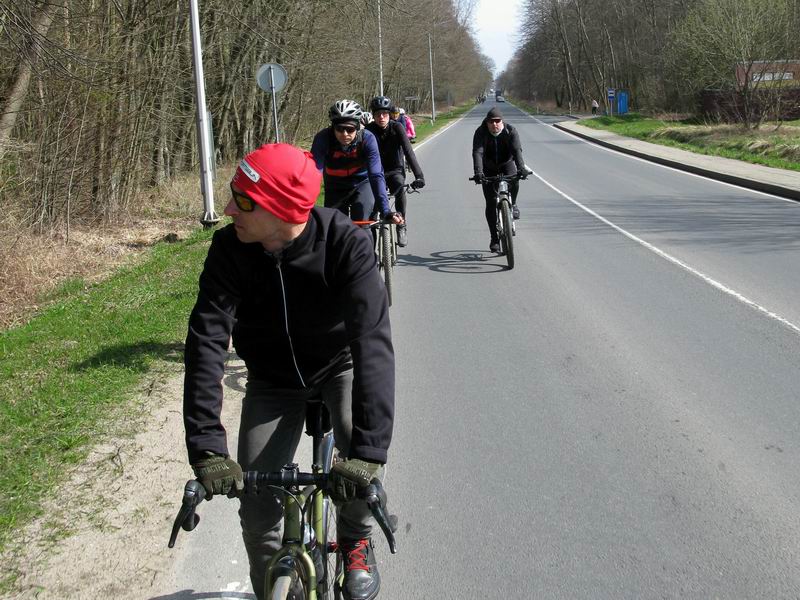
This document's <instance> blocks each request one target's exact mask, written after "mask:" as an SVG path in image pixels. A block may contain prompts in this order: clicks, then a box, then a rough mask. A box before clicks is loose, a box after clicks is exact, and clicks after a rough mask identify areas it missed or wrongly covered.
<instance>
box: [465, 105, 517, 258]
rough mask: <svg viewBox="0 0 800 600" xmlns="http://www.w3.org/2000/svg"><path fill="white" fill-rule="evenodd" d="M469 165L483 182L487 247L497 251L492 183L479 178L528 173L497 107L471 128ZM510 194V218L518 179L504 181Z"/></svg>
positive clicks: (513, 133)
mask: <svg viewBox="0 0 800 600" xmlns="http://www.w3.org/2000/svg"><path fill="white" fill-rule="evenodd" d="M472 166H473V168H474V170H475V179H476V182H477V183H482V184H483V197H484V199H485V200H486V224H487V225H488V226H489V234H490V236H491V241H490V242H489V249H490V250H491V251H492V252H497V251H499V249H500V241H499V240H498V239H497V229H496V225H497V212H496V210H495V187H494V184H492V183H486V182H484V181H483V178H484V176H487V177H491V176H493V175H501V174H502V175H514V174H515V173H517V171H519V172H520V174H521V178H522V179H525V177H527V176H528V168H527V167H526V166H525V160H524V159H523V158H522V145H521V144H520V141H519V134H518V133H517V130H516V129H515V128H514V127H512V126H511V125H509V124H508V123H504V122H503V113H502V112H500V109H499V108H493V109H491V110H490V111H489V112H488V113H487V115H486V118H485V119H484V120H483V122H482V123H481V125H480V127H478V128H477V129H476V130H475V135H474V136H473V137H472ZM508 191H509V192H510V194H511V204H512V211H513V213H514V218H515V219H519V209H518V208H517V192H518V191H519V182H517V181H511V182H509V184H508Z"/></svg>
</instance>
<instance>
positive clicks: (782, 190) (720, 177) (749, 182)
mask: <svg viewBox="0 0 800 600" xmlns="http://www.w3.org/2000/svg"><path fill="white" fill-rule="evenodd" d="M552 126H553V127H555V128H556V129H559V130H560V131H563V132H564V133H568V134H570V135H574V136H575V137H579V138H581V139H584V140H586V141H589V142H592V143H593V144H597V145H599V146H603V147H605V148H610V149H611V150H616V151H617V152H622V153H623V154H629V155H631V156H635V157H637V158H641V159H644V160H648V161H650V162H654V163H657V164H660V165H664V166H667V167H672V168H673V169H678V170H680V171H686V172H688V173H694V174H695V175H702V176H703V177H708V178H709V179H715V180H717V181H723V182H725V183H731V184H733V185H738V186H739V187H743V188H747V189H751V190H756V191H758V192H765V193H767V194H772V195H774V196H780V197H782V198H789V199H790V200H794V201H796V202H800V190H796V189H793V188H787V187H784V186H781V185H775V184H773V183H767V182H766V181H758V180H754V179H747V178H744V177H737V176H736V175H730V174H728V173H720V172H718V171H712V170H710V169H705V168H703V167H698V166H695V165H690V164H686V163H682V162H679V161H676V160H670V159H668V158H663V157H661V156H653V155H652V154H647V153H645V152H639V151H638V150H633V149H631V148H626V147H625V146H620V145H618V144H614V143H612V142H608V141H606V140H601V139H598V138H596V137H592V136H591V135H587V134H585V133H582V132H580V131H575V130H573V129H568V128H567V127H563V126H561V125H560V124H559V123H552Z"/></svg>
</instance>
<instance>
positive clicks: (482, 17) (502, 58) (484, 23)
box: [472, 0, 522, 75]
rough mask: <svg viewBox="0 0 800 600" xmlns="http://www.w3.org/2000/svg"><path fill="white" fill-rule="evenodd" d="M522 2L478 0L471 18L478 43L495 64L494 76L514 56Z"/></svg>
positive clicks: (514, 0) (518, 0)
mask: <svg viewBox="0 0 800 600" xmlns="http://www.w3.org/2000/svg"><path fill="white" fill-rule="evenodd" d="M521 6H522V0H478V3H477V5H476V7H475V13H474V15H473V17H472V19H473V24H474V26H475V32H476V33H477V35H478V43H479V44H480V45H481V49H482V51H483V53H484V54H485V55H486V56H489V57H491V58H492V60H494V63H495V69H496V70H495V75H497V74H499V73H500V72H501V71H502V70H503V69H505V67H506V63H507V62H508V61H509V59H510V58H511V55H512V54H514V44H515V40H516V37H517V29H518V24H519V10H520V8H521Z"/></svg>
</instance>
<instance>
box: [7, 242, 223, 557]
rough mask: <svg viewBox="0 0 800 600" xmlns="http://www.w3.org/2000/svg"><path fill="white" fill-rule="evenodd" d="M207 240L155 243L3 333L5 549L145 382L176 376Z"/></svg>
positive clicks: (61, 292)
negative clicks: (153, 376) (152, 375)
mask: <svg viewBox="0 0 800 600" xmlns="http://www.w3.org/2000/svg"><path fill="white" fill-rule="evenodd" d="M210 236H211V232H210V231H198V232H196V233H195V234H193V235H192V236H191V237H190V238H189V239H188V240H186V241H184V242H179V243H176V244H159V245H157V246H155V247H154V248H153V250H152V251H151V252H149V253H148V255H147V256H146V257H145V258H143V259H140V260H139V261H138V264H136V265H134V266H130V267H127V268H124V269H122V270H121V271H119V272H118V273H116V274H115V275H114V276H112V277H111V278H110V279H108V280H107V281H105V282H103V283H100V284H97V285H95V286H92V287H87V286H86V285H85V284H84V283H83V282H82V281H80V280H73V281H70V282H67V283H65V284H63V285H61V286H60V288H59V289H58V291H57V292H55V293H53V294H51V295H50V301H51V304H50V305H49V307H48V308H46V309H45V310H43V311H42V312H41V313H40V314H39V315H38V316H36V317H35V318H33V319H32V320H31V321H30V322H29V323H27V324H26V325H24V326H20V327H18V328H14V329H10V330H7V331H3V332H0V489H2V490H3V493H2V494H0V551H1V550H3V549H5V548H6V546H7V544H8V542H9V540H10V539H11V538H12V537H13V534H14V532H15V531H16V530H18V529H19V528H21V527H23V526H24V525H26V524H27V523H29V522H30V521H31V519H33V518H34V517H36V516H37V515H39V514H40V511H41V501H42V499H43V498H45V497H46V496H47V494H48V493H49V492H51V491H52V490H54V489H55V486H56V485H57V484H58V483H60V482H62V481H63V480H64V479H65V478H66V474H67V473H68V472H69V470H70V469H71V468H73V467H74V465H77V464H79V463H80V462H81V461H82V460H83V459H84V458H85V457H86V455H87V452H88V450H89V448H90V447H91V445H92V444H93V443H95V442H97V441H98V439H99V438H100V437H101V436H102V435H103V432H104V431H105V430H107V428H108V419H110V418H114V419H119V418H122V417H124V416H125V415H126V406H127V407H130V406H131V404H130V402H131V399H132V398H133V397H134V393H135V392H136V391H137V390H138V389H139V386H140V385H141V383H142V381H143V378H144V377H145V375H146V374H147V373H148V372H149V371H151V370H152V369H154V368H161V369H164V368H170V367H168V365H170V363H172V367H171V368H172V369H174V370H175V371H177V370H178V368H179V367H178V364H177V363H181V362H182V342H183V339H184V337H185V335H186V326H187V321H188V315H189V312H190V311H191V308H192V306H193V304H194V301H195V298H196V295H197V279H198V276H199V273H200V269H201V267H202V262H203V259H204V258H205V255H206V253H207V250H208V241H209V239H210ZM175 402H176V407H177V406H179V404H180V401H179V399H178V398H176V399H175ZM75 493H80V491H79V490H77V491H76V492H75Z"/></svg>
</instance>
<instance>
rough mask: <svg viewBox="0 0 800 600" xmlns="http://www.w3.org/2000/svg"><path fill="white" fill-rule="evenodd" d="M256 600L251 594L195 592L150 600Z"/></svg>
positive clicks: (184, 592)
mask: <svg viewBox="0 0 800 600" xmlns="http://www.w3.org/2000/svg"><path fill="white" fill-rule="evenodd" d="M212 598H213V599H214V600H228V599H232V598H238V599H240V600H256V595H255V594H253V593H249V592H195V591H194V590H181V591H179V592H175V593H174V594H167V595H166V596H152V597H151V598H150V599H149V600H211V599H212Z"/></svg>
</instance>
